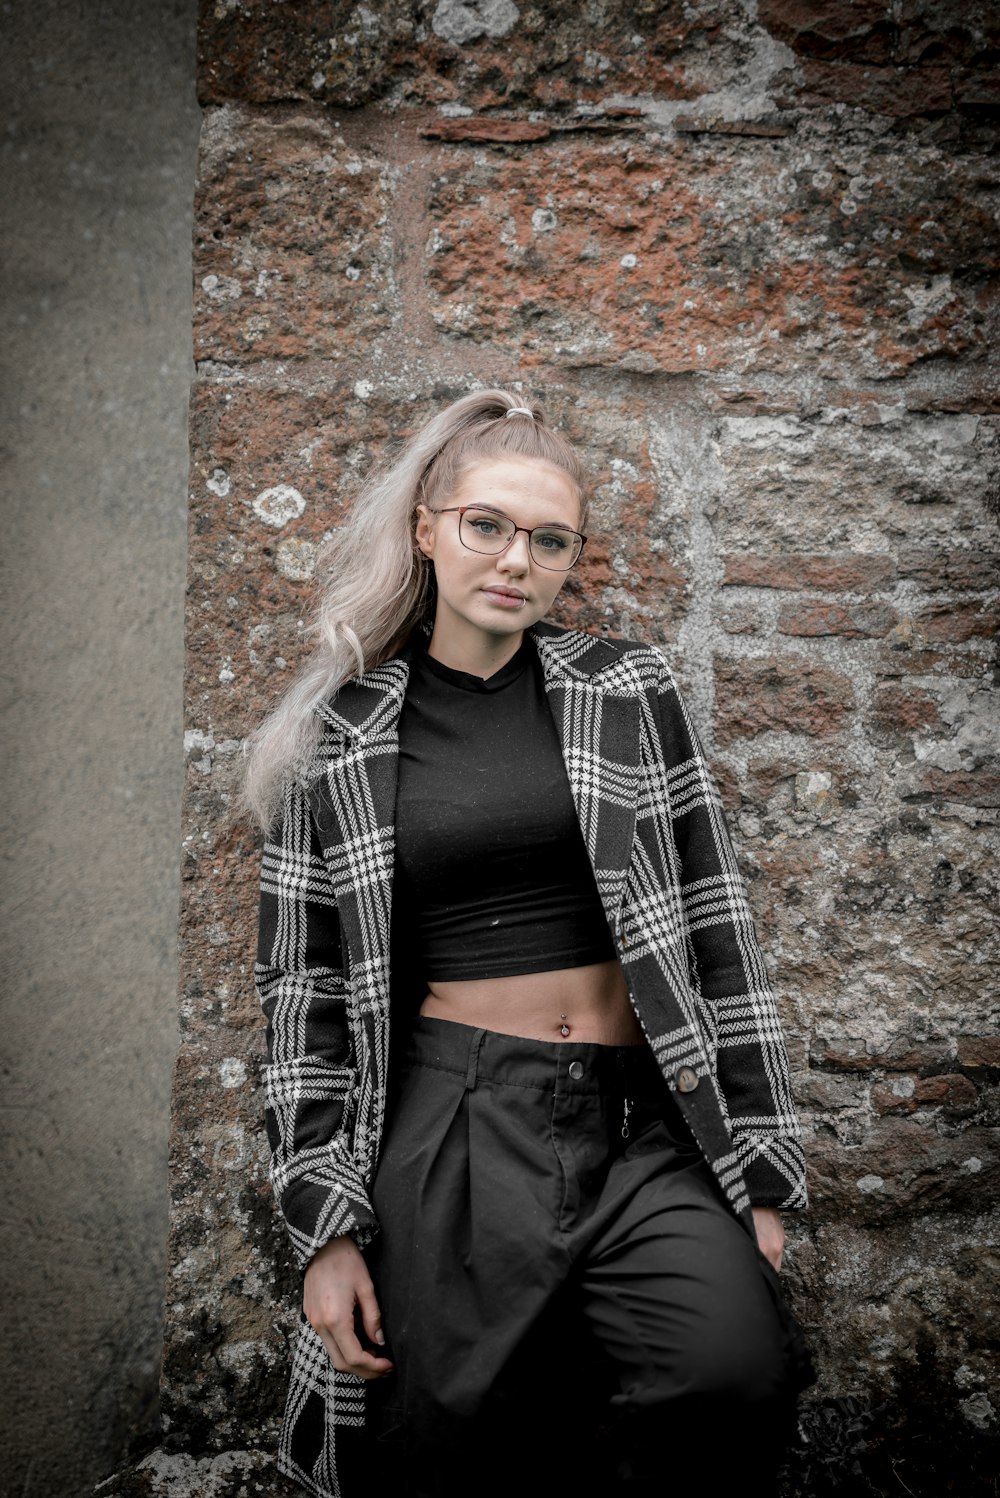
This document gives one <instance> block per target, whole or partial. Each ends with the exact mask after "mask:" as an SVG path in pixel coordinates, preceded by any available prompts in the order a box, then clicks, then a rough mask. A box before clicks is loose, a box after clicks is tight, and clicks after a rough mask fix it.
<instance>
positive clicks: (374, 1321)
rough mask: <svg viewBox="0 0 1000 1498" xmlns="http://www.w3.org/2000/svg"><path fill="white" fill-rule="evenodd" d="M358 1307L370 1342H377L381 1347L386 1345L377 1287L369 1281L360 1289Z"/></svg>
mask: <svg viewBox="0 0 1000 1498" xmlns="http://www.w3.org/2000/svg"><path fill="white" fill-rule="evenodd" d="M357 1294H358V1308H359V1310H360V1311H361V1324H362V1326H363V1327H364V1329H365V1335H366V1336H367V1338H368V1340H369V1342H375V1343H376V1344H377V1345H378V1346H379V1347H384V1346H385V1336H384V1334H383V1331H382V1312H381V1310H380V1309H379V1303H378V1299H377V1297H376V1295H375V1288H374V1286H373V1285H372V1284H371V1282H369V1283H368V1284H367V1285H365V1286H364V1288H359V1289H358V1292H357Z"/></svg>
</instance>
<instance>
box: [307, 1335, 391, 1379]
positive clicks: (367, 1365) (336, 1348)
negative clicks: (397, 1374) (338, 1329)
mask: <svg viewBox="0 0 1000 1498" xmlns="http://www.w3.org/2000/svg"><path fill="white" fill-rule="evenodd" d="M317 1335H318V1337H319V1339H320V1341H321V1342H322V1343H323V1346H324V1347H325V1348H326V1351H327V1354H328V1356H329V1359H330V1362H331V1363H332V1364H333V1366H334V1367H335V1368H336V1369H337V1371H338V1373H356V1374H358V1376H359V1377H361V1378H384V1377H385V1375H386V1374H387V1373H392V1372H393V1371H394V1364H393V1363H391V1362H390V1360H389V1359H388V1358H380V1357H375V1356H374V1355H373V1354H372V1353H369V1352H365V1350H364V1348H363V1347H362V1346H361V1344H360V1342H358V1341H357V1339H356V1338H351V1339H348V1338H347V1337H344V1338H343V1341H344V1342H348V1341H349V1340H351V1341H353V1342H354V1347H353V1348H351V1347H349V1346H347V1347H342V1346H341V1344H340V1342H339V1341H338V1340H337V1338H336V1337H334V1336H333V1335H332V1333H330V1332H327V1331H320V1332H317Z"/></svg>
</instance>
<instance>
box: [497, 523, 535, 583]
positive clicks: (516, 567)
mask: <svg viewBox="0 0 1000 1498" xmlns="http://www.w3.org/2000/svg"><path fill="white" fill-rule="evenodd" d="M529 540H530V536H529V534H528V532H527V531H523V530H521V529H520V528H518V529H517V530H516V531H515V532H514V539H513V540H512V541H511V542H510V544H509V545H508V546H507V547H506V549H505V550H504V551H502V552H501V553H500V555H499V556H498V557H497V570H498V571H500V572H510V573H513V574H514V575H515V576H517V577H521V576H522V575H523V574H524V573H525V572H527V571H528V569H529V567H530V566H531V551H530V548H529Z"/></svg>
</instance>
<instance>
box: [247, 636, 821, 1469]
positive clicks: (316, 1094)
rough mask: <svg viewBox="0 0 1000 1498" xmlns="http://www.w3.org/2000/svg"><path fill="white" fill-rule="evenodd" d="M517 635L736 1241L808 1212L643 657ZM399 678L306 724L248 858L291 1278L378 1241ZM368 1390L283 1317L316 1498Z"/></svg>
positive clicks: (750, 982) (754, 1006)
mask: <svg viewBox="0 0 1000 1498" xmlns="http://www.w3.org/2000/svg"><path fill="white" fill-rule="evenodd" d="M531 633H532V635H533V637H534V640H535V644H536V647H537V649H538V654H539V657H540V659H541V662H542V667H543V672H544V678H545V686H546V690H547V693H548V701H549V704H550V706H551V709H552V715H553V718H554V720H555V724H556V728H557V730H558V734H559V738H560V742H561V745H562V751H563V757H564V759H565V763H566V769H567V773H568V775H569V783H570V787H571V789H572V793H573V798H574V801H575V804H576V809H577V813H578V815H579V818H580V826H581V828H582V830H583V837H584V841H585V843H586V845H587V849H588V851H589V854H590V857H591V860H592V862H593V866H594V872H595V875H596V878H597V887H598V890H599V892H600V895H601V900H602V902H603V905H604V909H605V912H606V914H607V919H608V923H609V925H610V927H611V930H612V932H613V934H614V937H615V941H616V944H617V948H618V955H619V957H620V960H621V964H622V968H623V970H624V973H625V978H626V982H627V985H628V989H629V993H630V995H631V998H632V1003H633V1006H634V1008H635V1011H636V1013H637V1015H638V1017H639V1019H640V1021H641V1024H642V1027H643V1030H644V1031H645V1034H646V1036H647V1039H648V1041H649V1044H650V1046H651V1047H652V1049H653V1051H654V1052H655V1054H656V1057H657V1060H658V1061H659V1064H660V1067H661V1070H662V1071H663V1074H664V1077H665V1078H666V1079H667V1081H668V1083H669V1085H670V1087H671V1088H672V1089H673V1090H674V1092H675V1095H676V1097H677V1101H678V1103H679V1105H680V1107H681V1108H682V1109H683V1111H684V1114H685V1116H686V1118H687V1120H688V1122H689V1124H690V1126H691V1129H692V1131H693V1133H694V1135H695V1138H696V1139H697V1140H698V1142H699V1144H700V1145H701V1148H702V1150H703V1152H704V1154H705V1157H706V1159H707V1160H708V1161H709V1162H710V1164H711V1166H712V1169H713V1170H714V1171H715V1173H716V1176H717V1177H718V1180H719V1183H720V1185H721V1187H722V1189H723V1191H724V1193H725V1195H726V1198H727V1199H728V1201H729V1203H730V1205H731V1207H732V1210H733V1212H734V1213H735V1214H736V1215H737V1216H739V1217H740V1218H742V1220H743V1221H744V1223H745V1225H747V1226H748V1227H749V1228H750V1231H751V1232H752V1231H753V1229H752V1219H751V1217H750V1211H749V1208H750V1204H751V1203H753V1204H755V1205H757V1204H762V1205H772V1206H776V1207H801V1206H804V1205H805V1200H806V1197H805V1173H804V1161H803V1154H802V1149H801V1145H800V1143H799V1133H798V1126H797V1122H796V1118H795V1113H794V1108H793V1103H792V1097H791V1093H790V1088H789V1080H788V1067H787V1060H786V1054H785V1047H784V1042H783V1039H782V1034H781V1029H780V1025H779V1020H778V1016H777V1013H776V1010H775V1004H774V1000H773V997H772V994H771V990H770V987H769V984H768V979H767V974H766V971H765V967H764V962H763V959H762V957H761V953H760V950H759V948H758V946H757V942H756V940H755V937H754V928H753V923H752V920H751V916H750V912H749V909H748V907H747V902H746V897H745V893H744V888H743V883H742V880H741V877H740V874H739V872H738V869H737V865H736V859H735V857H734V855H733V850H732V846H731V843H730V840H729V836H728V833H727V829H726V825H725V821H724V817H723V811H722V807H721V804H720V801H719V797H718V793H717V791H716V789H715V785H714V782H713V780H712V778H711V775H710V772H709V770H708V767H707V765H706V762H705V758H704V755H703V752H702V749H701V746H700V743H699V740H698V735H697V733H696V731H695V729H694V727H693V725H692V723H691V721H690V719H689V717H688V714H687V711H686V709H685V706H684V703H683V702H682V700H681V697H680V695H679V694H678V691H677V687H676V684H675V682H674V679H673V676H672V675H671V672H670V669H669V666H668V665H667V663H666V661H665V660H664V657H663V656H662V655H661V654H660V652H659V651H658V650H656V649H654V648H652V647H650V646H647V645H638V644H631V643H628V642H625V641H612V640H604V639H600V638H598V637H596V636H593V635H588V634H583V633H579V632H577V631H572V630H563V629H559V628H557V627H556V626H554V625H550V624H544V623H543V624H539V625H536V626H535V627H534V628H533V630H532V631H531ZM408 660H409V656H408V652H407V651H404V652H403V653H402V654H401V655H400V656H398V657H396V658H394V659H392V660H389V661H386V662H384V663H383V664H382V665H380V666H377V667H375V668H374V669H372V670H370V671H368V672H366V673H365V674H364V675H363V676H361V677H358V678H356V679H355V680H354V681H352V682H349V683H348V684H346V685H345V686H344V687H342V688H341V690H340V691H339V692H338V693H337V694H336V696H335V697H334V698H333V699H332V700H331V701H329V702H326V703H323V704H322V705H321V706H320V707H319V708H318V709H317V711H318V712H319V713H320V715H321V716H322V718H323V720H324V732H323V737H322V739H321V742H320V744H319V748H318V751H317V755H316V759H315V760H314V762H313V764H312V766H311V769H310V772H309V773H308V774H307V775H306V776H304V777H303V779H302V782H301V783H289V784H288V785H287V786H286V790H285V797H284V808H283V812H282V815H281V816H280V818H279V819H278V820H277V821H276V824H275V825H274V826H273V827H272V829H271V831H270V833H269V835H268V837H267V839H266V842H265V847H264V854H263V864H262V873H261V901H260V934H259V949H258V960H257V964H256V984H257V992H258V995H259V998H260V1002H261V1005H262V1007H263V1010H264V1013H265V1015H266V1017H267V1022H268V1023H267V1058H266V1067H265V1094H266V1095H265V1105H266V1111H265V1118H266V1125H267V1132H268V1138H269V1142H270V1147H271V1182H272V1185H273V1187H274V1191H275V1195H276V1197H277V1201H278V1203H279V1205H280V1208H281V1211H282V1214H283V1216H284V1219H285V1222H286V1224H287V1227H288V1231H289V1233H290V1236H291V1243H292V1248H293V1251H294V1254H295V1258H296V1261H297V1263H298V1264H299V1266H300V1267H301V1268H302V1269H303V1270H304V1269H305V1266H306V1265H307V1263H308V1261H309V1259H310V1257H311V1256H312V1255H313V1254H314V1253H315V1252H316V1250H317V1249H318V1248H319V1247H321V1245H322V1244H324V1243H325V1242H326V1241H327V1240H328V1239H330V1238H332V1237H334V1236H335V1235H338V1234H341V1233H350V1234H352V1235H353V1236H354V1237H355V1239H356V1240H357V1242H358V1243H359V1244H360V1245H361V1246H362V1247H363V1246H364V1245H365V1244H366V1243H367V1242H368V1241H370V1239H371V1237H372V1236H373V1234H374V1233H375V1232H376V1231H377V1228H378V1225H377V1223H376V1220H375V1217H374V1214H373V1212H372V1207H371V1197H370V1191H371V1184H372V1178H373V1174H374V1171H375V1167H376V1164H377V1162H378V1156H379V1141H380V1139H381V1137H382V1129H383V1120H384V1106H385V1084H386V1064H387V1059H388V1049H389V1036H390V988H391V987H395V980H397V979H398V978H399V977H400V974H398V973H395V974H394V973H393V972H391V971H390V950H391V943H390V925H391V919H392V874H393V861H394V847H393V823H394V817H395V797H396V771H397V762H398V738H397V725H398V720H399V713H400V708H401V706H402V703H403V696H404V693H405V691H406V683H407V678H408V672H409V664H408ZM399 965H400V964H398V963H397V966H399ZM365 1388H366V1384H365V1381H364V1380H362V1379H360V1378H358V1377H356V1376H354V1375H351V1374H342V1373H339V1372H337V1371H336V1370H335V1369H334V1367H333V1365H332V1363H331V1362H330V1359H329V1357H328V1355H327V1353H326V1350H325V1348H324V1347H323V1344H322V1342H321V1340H320V1338H319V1337H318V1335H317V1334H316V1333H315V1332H314V1331H313V1329H312V1327H311V1326H310V1325H309V1323H308V1322H307V1321H306V1320H305V1317H304V1315H302V1314H301V1313H300V1324H299V1329H298V1335H297V1339H296V1343H295V1348H294V1352H293V1358H292V1370H291V1379H290V1387H289V1390H288V1402H287V1406H286V1409H285V1417H284V1424H283V1427H282V1433H281V1441H280V1445H279V1451H278V1466H279V1469H280V1470H281V1471H282V1472H284V1473H285V1474H286V1475H287V1476H289V1477H291V1478H292V1479H294V1480H295V1481H296V1482H298V1483H299V1484H301V1486H302V1487H303V1488H305V1489H306V1490H307V1491H309V1492H311V1493H314V1494H316V1495H317V1498H339V1495H340V1494H341V1493H345V1494H353V1492H354V1491H355V1489H356V1486H357V1484H355V1483H352V1481H351V1477H350V1473H351V1472H352V1470H353V1468H354V1462H355V1452H356V1450H357V1448H358V1447H359V1446H360V1444H361V1443H360V1441H359V1434H360V1432H361V1431H362V1429H363V1425H364V1407H365ZM335 1446H336V1455H335V1450H334V1448H335ZM358 1471H359V1474H360V1473H361V1472H363V1467H361V1466H359V1468H358Z"/></svg>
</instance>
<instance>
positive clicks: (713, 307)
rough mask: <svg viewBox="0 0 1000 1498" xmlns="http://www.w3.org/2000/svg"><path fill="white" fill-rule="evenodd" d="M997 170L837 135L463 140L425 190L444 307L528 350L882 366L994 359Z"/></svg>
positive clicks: (545, 357) (686, 367) (621, 360)
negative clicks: (528, 144)
mask: <svg viewBox="0 0 1000 1498" xmlns="http://www.w3.org/2000/svg"><path fill="white" fill-rule="evenodd" d="M986 177H988V178H989V179H990V186H988V184H987V180H986V179H985V178H984V177H983V175H982V174H981V172H980V171H978V170H977V171H975V172H970V171H969V170H968V169H967V168H966V167H965V166H960V165H958V164H955V163H946V162H945V161H944V159H943V158H941V157H940V156H938V155H937V154H935V153H933V152H926V151H922V152H915V151H914V150H913V149H912V148H911V149H909V150H907V151H905V152H904V151H902V150H896V149H893V148H891V147H889V146H887V145H885V144H883V145H881V146H880V148H879V150H878V152H877V153H871V154H868V155H865V154H864V153H862V152H858V151H852V150H851V149H849V148H847V147H845V146H844V145H843V144H841V143H838V142H837V141H836V140H835V139H834V140H829V139H823V140H818V141H816V142H815V143H814V145H813V146H812V147H811V148H810V149H805V150H803V149H797V150H796V151H795V152H794V153H792V154H791V155H789V154H788V153H787V152H784V151H781V150H779V149H778V148H776V146H775V145H774V144H773V143H762V142H747V141H743V142H741V143H740V145H739V147H738V154H737V148H735V147H733V146H731V145H728V144H727V143H718V142H716V141H714V140H711V141H707V142H703V143H701V144H697V145H696V144H687V145H670V144H668V143H666V142H664V143H663V144H659V145H658V144H657V143H655V142H654V141H649V142H645V141H643V142H639V141H633V142H629V143H627V144H624V143H617V142H616V143H613V144H602V145H599V146H598V145H593V144H590V143H589V142H588V143H584V142H575V143H573V144H570V143H569V142H563V143H561V144H558V143H548V144H546V145H543V146H539V147H537V148H526V149H524V150H523V151H521V152H519V154H518V155H517V156H512V157H510V158H509V159H502V160H473V161H469V160H468V159H466V158H456V159H455V161H454V163H453V164H451V163H449V165H448V166H447V168H446V169H445V170H443V171H442V172H441V173H440V174H439V175H438V176H437V177H436V178H435V180H434V184H433V190H432V194H431V199H430V203H429V215H430V219H431V223H432V226H433V229H432V235H431V238H430V240H429V243H428V257H429V258H428V265H427V281H428V286H429V288H430V290H431V292H432V296H433V301H432V310H433V313H434V317H435V320H436V321H437V323H438V325H439V326H440V327H441V328H442V329H444V330H446V331H447V332H449V333H450V334H452V335H453V336H455V337H464V338H472V339H474V340H476V341H483V340H484V339H490V340H494V341H496V342H497V343H499V344H500V345H502V346H503V347H505V348H510V349H514V350H516V351H517V353H518V355H519V357H520V358H521V360H522V361H523V362H524V363H526V364H536V363H542V362H548V361H551V360H555V361H557V362H559V363H561V364H563V365H569V366H571V367H572V366H581V365H587V366H593V365H597V366H602V367H617V368H624V369H635V370H640V371H642V372H652V371H655V370H662V371H667V372H674V373H676V372H690V371H698V372H707V371H715V370H721V369H737V370H739V371H741V372H750V371H760V370H774V371H783V372H788V371H789V370H791V369H792V368H801V367H803V366H806V367H813V368H815V370H816V372H817V373H820V374H824V375H831V376H836V377H842V376H843V375H844V373H845V371H847V370H853V371H854V372H856V373H857V374H858V375H865V376H871V377H875V378H885V377H888V376H897V375H899V374H900V373H902V372H903V371H904V370H906V369H907V368H910V367H912V366H913V365H915V364H918V363H919V362H920V361H922V360H925V359H927V358H930V357H934V358H940V357H942V356H945V357H952V358H955V357H958V356H960V355H963V356H965V357H966V358H970V357H973V356H974V357H977V358H980V357H982V356H983V355H984V354H985V351H986V348H987V346H988V338H989V336H990V335H989V329H990V328H992V327H994V326H995V320H996V306H997V294H996V289H995V286H993V285H991V280H992V278H994V277H995V275H996V269H997V264H998V234H997V227H996V224H995V222H994V219H993V215H992V212H991V209H990V191H991V190H992V189H993V188H995V186H996V184H997V182H998V181H1000V179H994V178H992V176H991V174H989V173H987V174H986ZM569 267H572V272H571V273H569Z"/></svg>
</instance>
